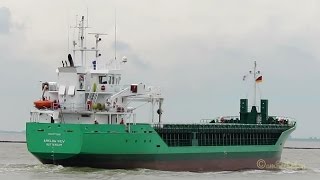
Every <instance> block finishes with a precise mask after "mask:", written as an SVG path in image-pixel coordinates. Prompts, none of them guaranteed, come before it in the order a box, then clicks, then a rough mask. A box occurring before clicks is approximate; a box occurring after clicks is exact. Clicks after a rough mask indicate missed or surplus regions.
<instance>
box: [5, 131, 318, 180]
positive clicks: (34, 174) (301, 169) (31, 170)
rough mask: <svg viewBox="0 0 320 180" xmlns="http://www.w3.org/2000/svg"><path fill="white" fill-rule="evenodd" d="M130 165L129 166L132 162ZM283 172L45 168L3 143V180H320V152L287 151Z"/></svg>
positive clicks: (13, 136)
mask: <svg viewBox="0 0 320 180" xmlns="http://www.w3.org/2000/svg"><path fill="white" fill-rule="evenodd" d="M3 140H11V141H14V140H18V141H23V140H25V136H24V134H23V133H0V141H3ZM286 146H287V147H302V148H303V147H313V148H320V142H319V141H318V142H305V141H288V142H287V143H286ZM128 163H129V162H128ZM280 167H281V169H280V170H279V171H267V170H248V171H232V172H229V171H223V172H206V173H193V172H167V171H156V170H148V169H136V170H105V169H94V168H71V167H63V166H56V165H43V164H41V163H40V162H39V161H38V160H37V159H36V158H35V157H33V156H32V155H31V154H30V153H29V152H28V150H27V147H26V144H25V143H0V180H7V179H8V180H16V179H41V180H46V179H59V180H63V179H70V180H71V179H74V180H81V179H91V180H92V179H110V180H116V179H121V180H126V179H128V180H132V179H133V180H135V179H136V180H169V179H172V180H180V179H181V180H189V179H190V180H191V179H197V180H200V179H208V180H209V179H210V180H212V179H222V180H228V179H263V180H269V179H270V180H271V179H272V180H274V179H284V180H286V179H287V180H289V179H290V180H291V179H306V180H307V179H308V180H309V179H320V149H284V150H283V153H282V160H281V164H280Z"/></svg>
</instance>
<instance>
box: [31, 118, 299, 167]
mask: <svg viewBox="0 0 320 180" xmlns="http://www.w3.org/2000/svg"><path fill="white" fill-rule="evenodd" d="M294 129H295V126H293V127H292V128H290V129H288V130H286V131H284V132H282V134H281V135H280V137H279V139H278V141H277V142H276V143H275V144H274V145H242V146H240V145H234V146H196V145H194V146H179V147H171V146H168V145H167V144H166V143H165V142H164V141H163V139H162V138H161V137H160V136H159V134H158V133H157V132H156V131H155V129H154V128H152V127H151V126H150V125H149V124H136V125H130V126H125V125H119V124H110V125H107V124H103V125H98V124H48V123H31V122H30V123H27V145H28V150H29V151H30V152H31V153H32V154H33V155H34V156H36V157H37V158H38V159H39V160H40V161H41V162H43V163H46V164H61V165H64V166H88V167H99V168H110V169H132V168H150V169H159V170H174V171H176V170H178V171H180V170H181V171H217V170H240V169H257V168H260V169H275V168H277V162H278V161H279V160H280V158H281V152H282V148H283V144H284V142H285V140H286V139H287V137H288V135H289V134H290V133H291V132H292V131H293V130H294ZM261 163H262V164H261Z"/></svg>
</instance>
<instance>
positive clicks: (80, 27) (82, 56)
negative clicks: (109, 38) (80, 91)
mask: <svg viewBox="0 0 320 180" xmlns="http://www.w3.org/2000/svg"><path fill="white" fill-rule="evenodd" d="M74 28H78V29H79V36H80V48H79V49H76V48H75V46H76V45H77V43H76V42H75V41H73V47H74V49H73V56H75V52H76V51H80V56H81V57H80V58H81V66H85V60H84V51H86V48H85V47H84V31H85V29H86V28H88V26H85V25H84V16H81V20H80V23H79V24H76V26H75V27H74Z"/></svg>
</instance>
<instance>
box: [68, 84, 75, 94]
mask: <svg viewBox="0 0 320 180" xmlns="http://www.w3.org/2000/svg"><path fill="white" fill-rule="evenodd" d="M74 92H75V86H69V88H68V95H69V96H74Z"/></svg>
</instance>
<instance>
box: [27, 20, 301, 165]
mask: <svg viewBox="0 0 320 180" xmlns="http://www.w3.org/2000/svg"><path fill="white" fill-rule="evenodd" d="M84 24H85V20H84V17H82V19H81V21H80V23H79V24H78V26H77V27H76V28H78V29H79V31H80V32H79V41H80V42H76V41H74V42H73V45H74V50H73V55H71V54H69V55H68V62H67V61H62V66H61V67H58V69H57V74H58V80H57V82H45V83H43V84H42V87H41V88H42V96H41V99H40V100H38V101H35V102H34V108H33V109H32V110H31V118H30V122H27V124H26V128H27V131H26V134H27V146H28V150H29V151H30V152H31V153H32V154H33V155H34V156H35V157H36V158H38V159H39V160H40V161H41V162H42V163H44V164H57V165H58V164H59V165H63V166H76V167H82V166H84V167H95V168H108V169H135V168H148V169H157V170H169V171H221V170H242V169H277V168H278V164H279V161H280V159H281V153H282V149H283V145H284V143H285V141H286V139H287V137H288V136H289V134H290V133H291V132H292V131H293V130H294V129H295V128H296V124H295V122H294V121H292V120H291V119H290V118H287V117H280V116H270V115H269V114H268V100H265V99H262V100H261V101H260V105H259V106H258V105H256V104H255V103H254V104H253V105H252V107H249V103H248V100H247V99H241V100H240V116H224V117H219V118H213V119H205V120H202V121H201V122H199V123H195V124H186V123H185V124H183V123H182V124H170V123H165V122H163V121H162V115H163V114H162V113H163V110H162V104H163V100H164V98H163V97H162V95H161V90H160V88H158V87H154V86H146V85H145V84H142V83H139V84H131V85H127V86H123V85H121V83H120V82H121V78H122V77H121V72H122V71H121V69H120V67H121V65H123V64H124V63H126V62H127V59H126V57H124V58H122V60H118V59H116V58H115V59H114V60H112V61H111V62H109V63H106V62H104V61H103V60H102V58H101V57H100V56H101V54H100V51H99V49H98V44H99V42H100V41H101V36H103V35H104V34H101V33H93V36H94V38H95V42H96V46H95V47H93V48H87V47H85V46H84V38H85V34H84V29H85V28H86V27H85V25H84ZM85 52H94V54H95V56H94V60H92V61H90V63H89V64H87V63H88V62H89V61H88V60H87V59H85V56H84V53H85ZM78 53H79V54H80V60H79V61H81V63H79V65H75V61H74V60H73V57H76V55H77V54H78ZM251 74H252V75H253V80H254V85H255V86H256V83H257V82H259V81H261V80H262V76H260V72H259V71H257V70H256V64H255V65H254V69H253V71H251ZM254 92H255V91H254ZM254 96H256V93H254ZM138 103H149V104H150V105H151V109H152V111H151V112H152V113H151V114H152V118H151V119H150V122H149V123H141V121H139V119H137V118H136V113H135V111H136V109H137V108H138V107H140V105H139V106H137V104H138ZM134 105H135V106H137V107H133V106H134ZM248 109H250V111H248ZM181 121H183V120H181Z"/></svg>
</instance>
